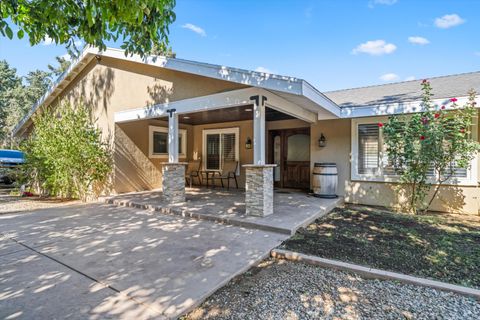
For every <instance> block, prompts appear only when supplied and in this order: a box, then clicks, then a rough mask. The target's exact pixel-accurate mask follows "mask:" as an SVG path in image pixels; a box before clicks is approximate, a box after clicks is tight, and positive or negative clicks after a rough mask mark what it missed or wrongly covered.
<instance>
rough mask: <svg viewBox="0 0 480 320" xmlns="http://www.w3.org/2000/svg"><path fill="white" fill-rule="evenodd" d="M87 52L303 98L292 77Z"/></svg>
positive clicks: (115, 52) (109, 52)
mask: <svg viewBox="0 0 480 320" xmlns="http://www.w3.org/2000/svg"><path fill="white" fill-rule="evenodd" d="M89 52H90V53H92V54H98V55H102V56H105V57H110V58H116V59H122V60H128V61H132V62H137V63H143V64H148V65H152V66H157V67H161V68H165V69H170V70H173V71H180V72H186V73H190V74H196V75H200V76H204V77H209V78H214V79H219V80H224V81H230V82H236V83H240V84H244V85H248V86H255V87H260V88H265V89H271V90H277V91H281V92H286V93H292V94H298V95H300V94H302V81H303V80H301V79H297V78H295V77H287V76H281V75H275V74H269V73H264V72H256V71H251V70H244V69H238V68H232V67H226V66H220V65H214V64H208V63H203V62H197V61H190V60H184V59H177V58H166V57H163V56H147V57H145V58H142V57H141V56H140V55H137V54H133V55H129V56H125V53H124V51H123V50H120V49H114V48H107V49H106V50H105V51H100V50H98V49H95V48H90V49H89Z"/></svg>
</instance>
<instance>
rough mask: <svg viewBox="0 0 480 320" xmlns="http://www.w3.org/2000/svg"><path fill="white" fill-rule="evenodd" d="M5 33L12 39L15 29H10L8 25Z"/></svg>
mask: <svg viewBox="0 0 480 320" xmlns="http://www.w3.org/2000/svg"><path fill="white" fill-rule="evenodd" d="M5 33H6V34H7V37H8V39H10V40H12V38H13V31H12V29H10V27H9V26H8V25H7V26H6V27H5Z"/></svg>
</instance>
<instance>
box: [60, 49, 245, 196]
mask: <svg viewBox="0 0 480 320" xmlns="http://www.w3.org/2000/svg"><path fill="white" fill-rule="evenodd" d="M243 87H244V86H243V85H240V84H235V83H231V82H227V81H221V80H216V79H211V78H205V77H201V76H196V75H192V74H187V73H182V72H176V71H170V70H166V69H162V68H157V67H152V66H148V65H144V64H139V63H133V62H127V61H122V60H116V59H112V58H105V57H102V59H101V60H100V61H96V60H94V61H92V62H91V63H90V64H89V65H88V66H87V67H86V68H85V69H84V70H83V71H82V72H81V73H80V74H79V75H78V76H77V77H76V79H75V80H74V81H72V83H71V84H70V85H69V86H67V87H66V88H65V90H64V91H63V94H62V95H61V96H60V97H59V98H58V99H56V101H54V104H57V103H59V102H62V101H70V102H71V103H73V104H75V103H78V101H80V100H82V101H83V102H84V103H85V104H86V105H87V106H89V107H90V108H91V110H92V116H93V118H94V119H95V120H96V123H97V125H98V126H99V127H100V128H101V129H102V132H103V135H104V138H105V139H106V140H107V141H109V142H110V145H111V146H112V148H113V152H114V161H115V172H114V176H113V178H112V187H113V190H112V192H114V193H119V192H128V191H138V190H146V189H151V188H157V187H159V186H160V184H161V179H160V177H161V174H160V162H161V161H162V160H160V159H149V158H148V122H143V121H139V122H131V123H124V124H119V125H115V123H114V119H113V118H114V114H115V112H118V111H123V110H127V109H134V108H142V107H145V106H149V105H152V104H155V103H164V102H169V101H170V102H171V101H177V100H182V99H187V98H192V97H197V96H204V95H209V94H214V93H218V92H224V91H229V90H234V89H238V88H243ZM153 122H155V121H153ZM188 140H189V141H193V137H189V138H188ZM189 145H191V146H193V144H189Z"/></svg>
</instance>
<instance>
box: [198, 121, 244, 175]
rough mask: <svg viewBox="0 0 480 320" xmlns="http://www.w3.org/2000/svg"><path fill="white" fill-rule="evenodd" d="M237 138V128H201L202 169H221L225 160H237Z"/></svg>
mask: <svg viewBox="0 0 480 320" xmlns="http://www.w3.org/2000/svg"><path fill="white" fill-rule="evenodd" d="M238 139H239V129H238V128H228V129H209V130H203V154H204V161H203V166H204V169H205V170H212V171H216V170H221V169H222V168H223V164H224V163H225V161H239V160H238V159H239V154H238V153H239V150H238V149H239V141H238ZM237 168H238V167H237Z"/></svg>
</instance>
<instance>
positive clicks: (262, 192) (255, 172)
mask: <svg viewBox="0 0 480 320" xmlns="http://www.w3.org/2000/svg"><path fill="white" fill-rule="evenodd" d="M243 167H244V168H245V171H246V183H245V189H246V190H245V207H246V213H247V215H251V216H259V217H265V216H268V215H271V214H272V213H273V168H274V167H276V165H275V164H265V165H254V164H247V165H244V166H243Z"/></svg>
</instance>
